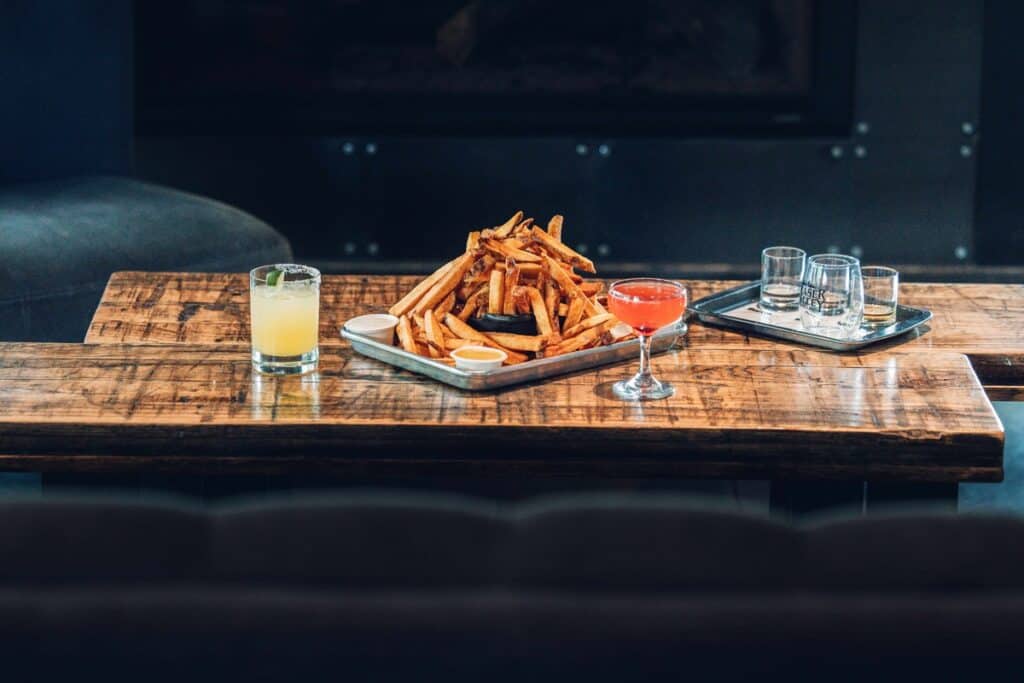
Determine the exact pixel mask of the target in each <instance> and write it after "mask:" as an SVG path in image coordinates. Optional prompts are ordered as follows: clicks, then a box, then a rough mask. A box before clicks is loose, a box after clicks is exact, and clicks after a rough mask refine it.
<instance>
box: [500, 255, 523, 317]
mask: <svg viewBox="0 0 1024 683" xmlns="http://www.w3.org/2000/svg"><path fill="white" fill-rule="evenodd" d="M518 285H519V267H518V266H517V265H516V263H515V261H511V260H509V261H505V299H504V300H503V301H502V304H501V312H502V313H504V314H505V315H515V313H516V299H515V292H516V287H517V286H518Z"/></svg>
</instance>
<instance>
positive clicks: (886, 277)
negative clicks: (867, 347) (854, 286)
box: [860, 266, 900, 328]
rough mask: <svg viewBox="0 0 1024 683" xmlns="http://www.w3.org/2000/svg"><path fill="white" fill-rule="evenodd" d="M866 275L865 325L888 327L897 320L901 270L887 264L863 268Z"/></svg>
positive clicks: (863, 323) (863, 274)
mask: <svg viewBox="0 0 1024 683" xmlns="http://www.w3.org/2000/svg"><path fill="white" fill-rule="evenodd" d="M860 272H861V275H862V276H863V277H864V320H863V322H862V323H861V325H863V326H864V327H871V328H875V327H886V326H888V325H892V324H893V323H894V322H896V305H897V304H898V303H899V294H900V274H899V271H897V270H894V269H892V268H886V267H885V266H865V267H864V268H861V271H860Z"/></svg>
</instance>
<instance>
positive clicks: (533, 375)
mask: <svg viewBox="0 0 1024 683" xmlns="http://www.w3.org/2000/svg"><path fill="white" fill-rule="evenodd" d="M684 334H686V324H685V323H678V324H676V325H670V326H668V327H666V328H665V329H663V330H659V331H658V332H657V333H656V334H655V335H654V339H653V340H652V342H651V351H652V352H653V353H660V352H662V351H667V350H668V349H670V348H672V346H673V345H674V344H675V342H676V340H677V339H678V338H679V337H680V336H681V335H684ZM341 336H342V337H343V338H345V339H347V340H349V342H351V343H352V348H353V350H355V351H356V352H357V353H361V354H363V355H364V356H369V357H370V358H376V359H377V360H379V361H382V362H384V363H388V364H389V365H394V366H396V367H399V368H402V369H404V370H409V371H411V372H415V373H418V374H420V375H425V376H426V377H430V378H431V379H435V380H437V381H438V382H444V383H445V384H450V385H451V386H453V387H458V388H459V389H466V390H468V391H487V390H489V389H498V388H500V387H507V386H509V385H512V384H521V383H523V382H532V381H535V380H539V379H547V378H549V377H555V376H557V375H564V374H566V373H569V372H575V371H577V370H585V369H587V368H593V367H597V366H599V365H607V364H609V363H617V362H618V361H622V360H635V361H636V362H638V363H639V361H640V348H639V346H638V343H639V342H638V341H637V340H636V339H631V340H629V341H624V342H619V343H618V344H610V345H608V346H600V347H597V348H594V349H585V350H583V351H576V352H574V353H567V354H565V355H562V356H555V357H554V358H540V359H537V360H531V361H527V362H525V363H518V364H516V365H506V366H504V367H502V368H499V369H497V370H491V371H489V372H467V371H465V370H457V369H455V368H453V367H451V366H449V365H445V364H443V363H438V362H436V361H433V360H431V359H429V358H424V357H423V356H418V355H416V354H414V353H409V352H408V351H405V350H404V349H402V348H401V347H398V346H390V345H388V344H382V343H380V342H378V341H374V340H373V339H370V338H368V337H364V336H362V335H359V334H355V333H353V332H350V331H348V330H347V329H345V328H344V327H342V328H341Z"/></svg>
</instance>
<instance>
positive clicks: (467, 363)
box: [451, 346, 508, 372]
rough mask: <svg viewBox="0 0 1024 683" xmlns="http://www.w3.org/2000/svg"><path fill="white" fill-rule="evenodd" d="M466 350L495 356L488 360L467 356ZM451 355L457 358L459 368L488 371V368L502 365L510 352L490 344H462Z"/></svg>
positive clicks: (492, 368)
mask: <svg viewBox="0 0 1024 683" xmlns="http://www.w3.org/2000/svg"><path fill="white" fill-rule="evenodd" d="M466 351H470V352H477V353H486V354H488V355H490V356H493V358H488V359H486V360H483V359H479V358H465V357H464V356H463V355H462V354H463V353H464V352H466ZM451 357H452V358H454V359H455V367H456V368H458V369H459V370H468V371H470V372H487V371H488V370H497V369H498V368H500V367H501V364H502V363H504V362H505V361H506V360H508V354H507V353H505V352H504V351H502V350H500V349H492V348H491V347H489V346H460V347H459V348H457V349H455V350H454V351H452V352H451Z"/></svg>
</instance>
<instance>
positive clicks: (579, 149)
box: [576, 142, 590, 157]
mask: <svg viewBox="0 0 1024 683" xmlns="http://www.w3.org/2000/svg"><path fill="white" fill-rule="evenodd" d="M576 154H578V155H580V156H581V157H585V156H587V155H588V154H590V147H588V146H587V145H584V144H583V143H582V142H581V143H579V144H577V145H576Z"/></svg>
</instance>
